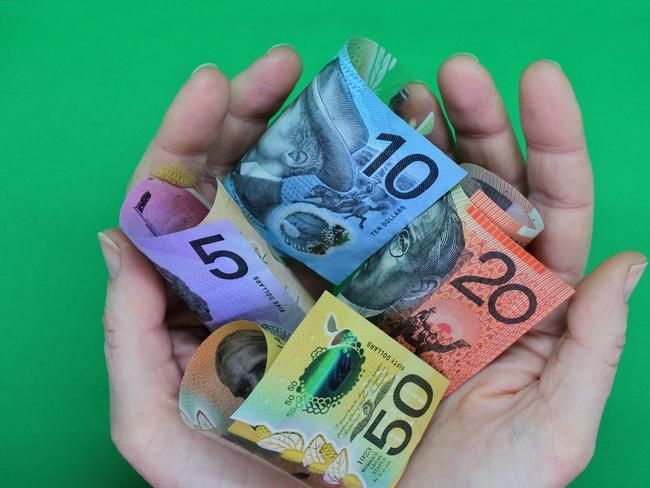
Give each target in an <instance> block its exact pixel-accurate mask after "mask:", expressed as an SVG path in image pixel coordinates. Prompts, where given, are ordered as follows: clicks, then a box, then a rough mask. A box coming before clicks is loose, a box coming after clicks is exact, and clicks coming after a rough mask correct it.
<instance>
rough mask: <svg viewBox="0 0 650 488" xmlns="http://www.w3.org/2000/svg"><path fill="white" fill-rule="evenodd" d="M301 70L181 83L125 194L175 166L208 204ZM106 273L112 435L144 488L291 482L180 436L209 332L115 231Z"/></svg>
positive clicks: (210, 443)
mask: <svg viewBox="0 0 650 488" xmlns="http://www.w3.org/2000/svg"><path fill="white" fill-rule="evenodd" d="M300 70H301V63H300V59H299V58H298V56H297V55H296V54H295V52H294V51H293V50H292V49H290V48H286V47H278V48H276V49H272V50H271V51H270V52H269V53H267V54H266V55H265V56H263V57H262V58H260V59H259V60H257V61H256V62H255V63H254V64H253V65H252V66H251V67H250V68H248V69H247V70H246V71H244V72H243V73H242V74H240V75H239V76H237V77H236V78H235V79H233V80H232V82H229V81H228V80H227V79H226V77H225V76H224V75H223V74H222V73H221V72H220V71H218V69H216V68H214V67H208V66H206V67H203V68H201V69H198V70H197V71H196V72H195V73H194V74H193V75H192V77H191V78H190V79H189V80H188V81H187V82H186V83H185V85H184V86H183V88H182V89H181V90H180V92H179V93H178V95H177V96H176V99H175V100H174V102H173V103H172V105H171V107H170V108H169V110H168V111H167V114H166V115H165V118H164V121H163V123H162V125H161V127H160V129H159V131H158V133H157V134H156V136H155V137H154V139H153V141H152V142H151V144H150V146H149V148H148V149H147V151H146V152H145V154H144V156H143V157H142V160H141V161H140V164H139V165H138V167H137V169H136V171H135V174H134V176H133V179H132V183H131V184H135V183H137V182H139V181H140V180H141V179H142V178H144V177H146V176H147V175H148V174H150V173H151V172H152V171H153V170H155V169H156V168H159V167H161V166H165V165H167V164H169V163H171V162H177V161H183V162H184V163H185V164H186V165H188V166H190V167H191V169H192V170H194V171H195V172H196V174H197V175H198V176H199V177H200V180H201V181H200V190H201V191H202V193H203V194H204V196H206V198H210V197H214V191H215V188H214V183H213V182H214V177H215V176H218V177H222V176H224V175H225V173H227V171H228V169H229V168H230V167H231V166H232V165H233V164H234V163H235V162H236V161H237V160H239V159H240V158H241V156H242V155H243V154H244V152H245V151H246V149H247V148H248V147H249V146H251V145H252V143H253V142H254V141H255V140H256V139H257V138H258V137H259V136H260V135H261V133H262V132H263V131H264V129H265V127H266V124H267V122H268V118H269V117H270V116H271V115H273V114H274V113H275V112H276V111H277V110H278V109H279V107H280V106H281V104H282V103H283V102H284V100H285V98H286V96H287V95H288V94H289V93H290V92H291V90H292V88H293V86H294V84H295V82H296V80H297V79H298V77H299V75H300ZM100 243H101V245H102V250H103V252H104V255H105V257H106V261H107V265H108V268H109V283H108V291H107V298H106V309H105V312H104V325H105V352H106V362H107V366H108V373H109V380H110V396H111V434H112V437H113V441H114V442H115V445H116V446H117V448H118V449H119V451H120V452H121V453H122V455H123V456H124V457H125V458H126V460H127V461H128V462H129V463H130V464H131V465H132V466H133V467H134V468H135V469H136V470H137V471H138V472H139V473H140V474H141V475H142V476H143V477H144V478H145V479H146V480H147V481H148V482H149V483H151V484H152V485H154V486H157V487H167V486H174V487H183V486H281V487H290V486H293V485H294V484H295V485H296V486H302V485H301V484H300V483H299V482H298V481H296V480H295V479H293V478H290V477H289V476H287V475H286V474H283V473H280V472H279V471H275V470H274V469H272V468H270V467H269V466H267V465H264V464H262V463H259V462H258V461H256V460H255V459H252V458H251V457H249V456H248V455H246V454H242V453H240V452H238V451H235V450H233V449H232V447H230V446H227V445H223V444H221V443H219V442H215V440H214V439H211V438H209V437H207V436H205V435H204V434H201V433H199V432H198V431H196V430H192V429H190V428H189V427H187V426H186V425H185V424H184V423H183V421H182V419H181V416H180V413H179V411H178V393H179V388H180V382H181V378H182V374H183V371H184V370H185V367H186V366H187V363H188V362H189V360H190V358H191V357H192V354H193V353H194V351H195V350H196V348H197V347H198V346H199V344H200V343H201V342H202V341H203V340H204V339H205V338H206V337H207V335H208V331H207V329H206V328H205V327H203V326H202V325H201V324H200V323H199V322H198V320H197V319H196V318H195V317H194V316H193V315H192V314H191V313H190V312H189V310H188V309H187V307H186V306H185V305H184V304H183V303H182V302H181V301H180V299H179V298H178V297H176V296H174V295H173V294H172V293H170V292H168V291H166V289H165V285H164V284H163V282H162V280H161V278H160V277H159V276H158V274H157V273H156V271H155V269H154V268H153V266H152V265H151V264H150V263H149V262H148V261H147V259H146V258H145V257H144V256H143V255H142V254H141V253H140V252H139V251H138V250H137V249H136V248H135V247H134V246H133V245H132V244H131V243H130V241H129V240H128V239H127V238H126V236H124V234H123V233H122V232H121V231H119V230H116V229H112V230H109V231H106V232H105V233H102V234H100Z"/></svg>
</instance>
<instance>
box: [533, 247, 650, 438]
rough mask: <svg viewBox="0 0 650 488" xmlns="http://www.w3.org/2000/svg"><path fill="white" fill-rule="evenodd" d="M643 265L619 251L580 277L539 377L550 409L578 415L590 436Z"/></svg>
mask: <svg viewBox="0 0 650 488" xmlns="http://www.w3.org/2000/svg"><path fill="white" fill-rule="evenodd" d="M647 264H648V263H647V260H646V258H645V257H644V256H643V255H642V254H640V253H637V252H625V253H622V254H619V255H617V256H614V257H612V258H610V259H608V260H607V261H605V262H604V263H602V264H601V265H600V266H598V267H597V268H596V269H595V270H594V271H593V272H592V273H590V274H589V275H588V276H587V277H586V278H585V279H583V280H582V282H581V283H580V284H579V285H578V286H577V287H576V294H575V296H574V297H573V299H572V300H571V302H570V303H569V308H568V312H567V322H568V323H567V325H568V328H567V331H566V332H565V333H564V335H563V336H562V338H561V339H560V341H559V343H558V346H557V348H556V350H555V352H554V353H553V355H552V356H551V357H550V358H549V361H548V363H547V366H546V368H545V369H544V371H543V373H542V377H541V379H540V388H541V389H542V393H543V394H544V395H543V397H544V398H546V399H548V401H549V403H550V406H551V407H552V408H551V410H552V411H558V412H562V415H566V418H569V419H580V421H579V422H576V424H580V425H582V426H584V428H585V431H584V432H582V433H583V434H588V435H590V436H592V437H593V438H594V439H595V435H596V431H597V427H598V424H599V423H600V417H601V415H602V411H603V408H604V406H605V401H606V400H607V397H608V396H609V393H610V391H611V388H612V383H613V381H614V375H615V373H616V367H617V366H618V362H619V359H620V356H621V352H622V349H623V344H624V343H625V331H626V328H627V310H628V307H627V301H628V299H629V297H630V295H631V293H632V291H633V290H634V288H635V287H636V284H637V283H638V281H639V279H640V278H641V275H642V274H643V271H644V270H645V267H646V265H647ZM576 427H577V426H576ZM576 434H580V433H579V432H576Z"/></svg>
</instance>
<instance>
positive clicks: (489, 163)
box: [438, 55, 526, 192]
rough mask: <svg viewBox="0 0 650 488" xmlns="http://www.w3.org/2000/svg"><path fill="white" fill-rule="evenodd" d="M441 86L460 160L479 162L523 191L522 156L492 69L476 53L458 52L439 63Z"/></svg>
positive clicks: (524, 185) (523, 172)
mask: <svg viewBox="0 0 650 488" xmlns="http://www.w3.org/2000/svg"><path fill="white" fill-rule="evenodd" d="M438 86H439V88H440V93H441V95H442V101H443V103H444V105H445V110H446V111H447V116H448V117H449V121H450V122H451V125H452V126H453V128H454V130H455V132H456V144H457V158H458V162H459V163H475V164H480V165H482V166H484V167H485V168H487V169H488V170H490V171H492V172H494V173H496V174H497V175H499V176H501V177H502V178H503V179H505V180H506V181H508V182H509V183H510V184H512V185H514V186H515V187H516V188H517V189H518V190H520V191H522V192H524V191H525V190H526V178H525V171H524V166H523V158H522V155H521V151H520V149H519V145H518V144H517V139H516V137H515V134H514V131H513V130H512V125H511V123H510V120H509V118H508V114H507V113H506V109H505V107H504V105H503V101H502V100H501V96H500V95H499V92H498V91H497V89H496V86H495V85H494V81H493V80H492V77H491V76H490V73H488V71H487V70H486V69H485V68H484V67H483V66H481V64H480V63H479V62H478V60H477V59H476V58H474V57H473V56H471V55H457V56H453V57H452V58H450V59H449V60H447V61H446V62H445V63H444V64H443V65H442V66H441V67H440V71H439V72H438Z"/></svg>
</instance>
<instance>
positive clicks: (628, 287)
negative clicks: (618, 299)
mask: <svg viewBox="0 0 650 488" xmlns="http://www.w3.org/2000/svg"><path fill="white" fill-rule="evenodd" d="M646 266H648V262H647V261H646V262H645V263H640V264H635V265H634V266H630V269H629V271H628V272H627V278H626V279H625V288H623V296H624V298H625V301H626V302H627V301H628V300H629V299H630V295H632V292H633V291H634V289H635V288H636V285H637V283H638V282H639V280H640V279H641V276H642V275H643V272H644V271H645V268H646Z"/></svg>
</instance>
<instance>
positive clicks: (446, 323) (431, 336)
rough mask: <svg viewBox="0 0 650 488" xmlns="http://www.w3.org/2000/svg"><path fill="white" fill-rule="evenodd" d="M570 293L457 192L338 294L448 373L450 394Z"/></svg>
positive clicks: (413, 225) (414, 224)
mask: <svg viewBox="0 0 650 488" xmlns="http://www.w3.org/2000/svg"><path fill="white" fill-rule="evenodd" d="M572 293H573V290H572V289H571V288H570V287H569V286H568V285H566V284H565V283H564V282H562V281H561V280H560V279H559V278H558V277H556V276H555V275H554V274H552V273H551V272H550V271H549V270H548V269H546V268H545V267H544V266H543V265H542V264H541V263H540V262H539V261H537V260H536V259H535V258H534V257H533V256H531V255H530V254H528V253H527V252H526V251H525V250H524V249H523V248H522V247H521V246H519V245H518V244H517V243H516V242H514V241H513V240H512V239H511V238H510V237H508V236H507V235H506V234H505V233H504V232H503V231H502V230H501V229H499V228H498V227H497V226H496V225H495V224H494V223H493V222H492V221H491V220H490V219H489V218H488V217H487V216H486V214H484V213H483V212H481V211H480V210H478V208H477V207H476V206H475V205H474V204H473V203H472V202H471V201H470V200H469V199H468V198H467V196H466V194H465V193H464V192H463V190H462V188H461V187H460V186H456V187H455V188H454V189H453V190H452V191H451V192H450V193H449V194H448V195H446V196H445V197H444V198H443V199H441V200H440V201H439V202H436V204H435V205H433V206H432V207H431V208H430V209H428V210H427V211H425V212H424V213H423V214H422V215H421V216H420V217H419V218H418V219H416V220H414V221H413V222H412V223H411V224H410V225H409V226H408V227H406V228H405V229H404V230H403V231H402V232H401V233H400V234H398V235H397V236H396V237H395V238H394V239H393V240H392V241H391V242H389V243H388V244H387V245H386V246H385V247H384V248H383V249H381V250H380V251H378V252H377V253H376V254H375V255H373V256H372V258H371V259H369V260H368V261H367V262H366V263H365V264H364V266H362V267H361V268H360V269H359V270H358V272H357V274H356V275H355V276H353V277H352V278H351V280H349V281H348V282H347V283H346V284H345V285H344V287H343V288H342V290H341V294H340V295H339V297H340V298H341V299H343V300H344V301H346V302H347V303H348V304H349V305H350V306H352V307H353V308H355V309H356V310H357V311H358V312H359V313H361V314H362V315H364V316H365V317H367V318H368V319H369V320H370V321H372V322H373V323H375V324H377V325H378V326H380V327H381V328H382V329H383V330H384V331H385V332H387V333H388V334H389V335H391V336H392V337H393V338H395V339H396V340H397V341H399V342H400V343H402V344H403V345H405V346H406V347H407V348H409V349H410V350H411V351H413V352H414V353H415V354H416V355H418V356H419V357H420V358H422V359H423V360H424V361H426V362H427V363H429V364H430V365H431V366H433V367H434V368H435V369H436V370H438V371H439V372H440V373H442V374H443V375H444V376H445V377H447V378H448V379H449V380H450V385H449V388H448V389H447V392H446V394H447V395H449V394H450V393H451V392H452V391H454V390H455V389H456V388H458V387H459V386H460V385H462V384H463V383H464V382H465V381H467V380H468V379H469V378H471V377H472V376H473V375H474V374H476V373H477V372H478V371H479V370H481V369H482V368H484V367H485V366H487V365H488V364H489V363H490V362H491V361H493V360H494V359H495V358H496V357H497V356H498V355H499V354H501V353H502V352H503V351H504V350H505V349H506V348H507V347H508V346H510V345H511V344H512V343H513V342H514V341H516V340H517V339H518V338H519V337H520V336H521V335H523V334H524V333H525V332H526V331H527V330H529V329H530V328H531V327H532V326H533V325H535V324H536V323H537V322H539V321H540V320H541V319H542V318H543V317H544V316H545V315H546V314H548V313H549V312H550V311H551V310H553V309H554V308H555V307H556V306H558V305H559V304H560V303H562V302H563V301H564V300H566V299H567V298H568V297H569V296H570V295H571V294H572Z"/></svg>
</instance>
